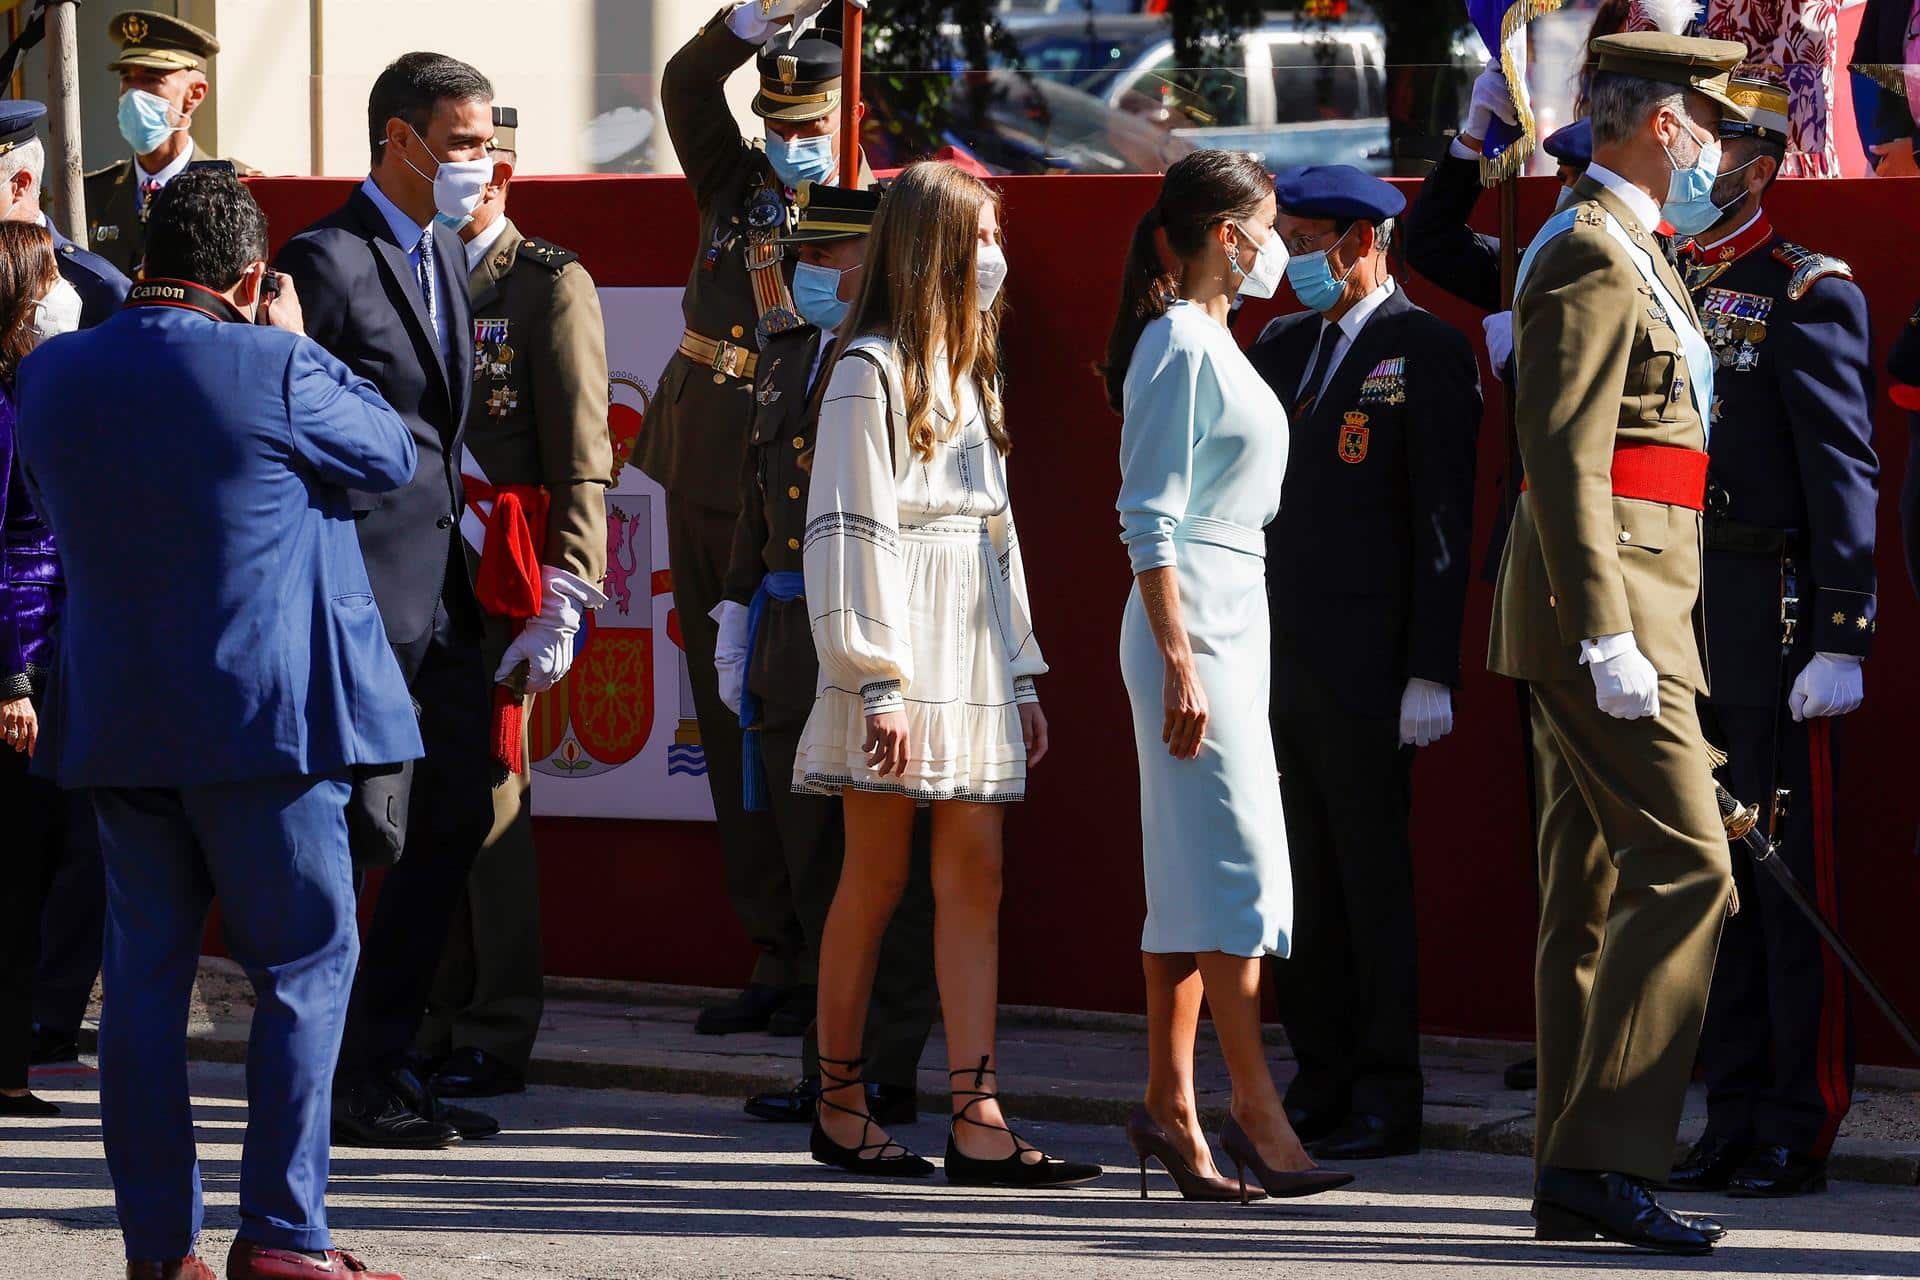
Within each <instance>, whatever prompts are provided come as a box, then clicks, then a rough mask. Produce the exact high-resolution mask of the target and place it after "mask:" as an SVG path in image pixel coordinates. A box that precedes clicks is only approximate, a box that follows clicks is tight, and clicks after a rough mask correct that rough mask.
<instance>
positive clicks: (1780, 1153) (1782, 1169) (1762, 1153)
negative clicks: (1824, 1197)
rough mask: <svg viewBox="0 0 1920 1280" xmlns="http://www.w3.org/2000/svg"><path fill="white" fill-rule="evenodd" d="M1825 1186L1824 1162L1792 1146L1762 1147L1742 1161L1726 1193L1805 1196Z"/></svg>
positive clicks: (1768, 1196) (1825, 1164) (1823, 1189)
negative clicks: (1801, 1152) (1802, 1153)
mask: <svg viewBox="0 0 1920 1280" xmlns="http://www.w3.org/2000/svg"><path fill="white" fill-rule="evenodd" d="M1826 1189H1827V1162H1826V1161H1824V1160H1815V1159H1814V1158H1813V1157H1812V1156H1804V1155H1801V1154H1800V1153H1799V1152H1798V1151H1795V1150H1793V1149H1792V1148H1791V1147H1765V1148H1763V1149H1761V1150H1759V1151H1756V1152H1754V1153H1753V1158H1752V1159H1750V1160H1748V1161H1747V1162H1746V1163H1745V1164H1743V1165H1741V1166H1740V1168H1739V1171H1738V1172H1736V1173H1735V1174H1734V1175H1733V1177H1732V1179H1731V1180H1730V1181H1729V1182H1728V1183H1727V1194H1729V1195H1734V1196H1740V1197H1743V1198H1748V1199H1768V1200H1772V1199H1777V1198H1780V1197H1783V1196H1804V1195H1811V1194H1813V1193H1814V1192H1818V1191H1825V1190H1826Z"/></svg>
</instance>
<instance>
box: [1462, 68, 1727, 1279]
mask: <svg viewBox="0 0 1920 1280" xmlns="http://www.w3.org/2000/svg"><path fill="white" fill-rule="evenodd" d="M1593 50H1594V53H1595V54H1596V55H1597V59H1598V67H1597V70H1596V72H1595V75H1594V80H1593V89H1592V99H1593V111H1592V119H1593V163H1592V164H1591V165H1590V166H1589V167H1588V169H1587V174H1586V176H1585V177H1584V178H1582V179H1581V180H1580V181H1579V183H1577V184H1576V185H1575V187H1574V192H1573V194H1574V201H1573V203H1572V204H1570V205H1568V206H1566V207H1565V208H1563V209H1562V210H1561V211H1560V212H1559V213H1556V214H1555V215H1554V216H1553V217H1552V218H1550V219H1548V221H1547V223H1546V225H1545V226H1544V227H1542V228H1541V231H1540V234H1539V235H1538V236H1537V237H1535V239H1534V241H1533V243H1532V245H1531V246H1530V247H1529V248H1528V251H1527V254H1526V257H1525V258H1524V259H1523V260H1522V262H1521V267H1520V286H1519V292H1518V296H1517V298H1516V300H1515V304H1514V329H1515V341H1516V346H1515V353H1514V363H1515V379H1514V395H1515V408H1516V416H1517V418H1518V423H1519V432H1520V455H1521V460H1522V462H1523V463H1524V465H1525V468H1526V482H1525V483H1526V489H1525V491H1524V492H1522V493H1521V495H1520V501H1519V504H1518V506H1517V507H1516V509H1515V511H1514V518H1513V528H1512V532H1511V534H1510V536H1509V537H1508V540H1507V547H1506V552H1505V555H1504V556H1503V558H1502V561H1501V565H1500V580H1499V583H1498V584H1497V586H1496V588H1495V593H1494V613H1493V629H1492V630H1493V634H1492V641H1491V644H1490V646H1489V654H1488V665H1489V666H1490V667H1492V669H1493V670H1494V671H1497V672H1499V673H1500V674H1502V675H1507V676H1512V677H1514V678H1516V679H1520V680H1525V681H1527V682H1528V684H1529V686H1530V692H1531V694H1532V697H1533V710H1534V716H1533V753H1534V762H1535V770H1536V778H1537V780H1538V781H1537V786H1538V791H1539V798H1540V815H1541V816H1540V829H1539V832H1538V847H1539V856H1540V877H1541V890H1540V898H1541V904H1540V942H1539V947H1538V951H1537V971H1536V975H1535V984H1534V990H1535V999H1536V1002H1537V1020H1536V1021H1537V1033H1538V1037H1539V1045H1538V1047H1539V1059H1540V1067H1539V1073H1540V1084H1539V1093H1538V1123H1537V1125H1536V1128H1535V1160H1536V1162H1537V1164H1538V1166H1539V1177H1538V1181H1537V1182H1536V1184H1535V1202H1534V1217H1535V1220H1536V1222H1537V1224H1538V1226H1537V1235H1538V1236H1539V1237H1540V1238H1541V1239H1548V1240H1587V1239H1591V1238H1593V1237H1594V1236H1596V1235H1598V1236H1602V1237H1604V1238H1606V1239H1610V1240H1616V1241H1620V1242H1622V1243H1627V1244H1633V1245H1637V1246H1640V1247H1643V1248H1649V1249H1654V1250H1658V1251H1661V1252H1668V1253H1680V1254H1704V1253H1708V1252H1710V1251H1711V1250H1712V1248H1713V1244H1714V1241H1715V1239H1717V1238H1718V1236H1719V1235H1720V1234H1721V1231H1720V1228H1719V1225H1718V1224H1717V1223H1712V1222H1710V1221H1704V1220H1700V1219H1695V1218H1691V1217H1683V1216H1680V1215H1676V1214H1674V1213H1672V1212H1670V1211H1669V1210H1667V1209H1665V1208H1664V1207H1663V1206H1661V1205H1660V1204H1659V1203H1658V1202H1657V1201H1656V1200H1655V1199H1654V1197H1653V1193H1652V1192H1651V1191H1650V1190H1649V1189H1648V1187H1649V1185H1650V1184H1658V1183H1660V1182H1662V1181H1664V1180H1665V1178H1666V1177H1667V1175H1668V1173H1670V1172H1671V1170H1672V1166H1673V1134H1674V1128H1675V1125H1676V1124H1677V1123H1678V1121H1679V1119H1680V1106H1681V1102H1682V1099H1683V1097H1684V1095H1685V1093H1686V1087H1687V1079H1688V1076H1689V1074H1690V1073H1691V1070H1692V1066H1693V1057H1694V1049H1695V1046H1696V1045H1697V1043H1698V1040H1699V1035H1700V1023H1701V1019H1702V1017H1703V1016H1704V1014H1705V1012H1706V1003H1707V988H1708V984H1709V981H1710V978H1711V976H1712V973H1713V960H1714V952H1715V950H1716V948H1717V947H1718V945H1719V941H1720V928H1721V923H1722V921H1723V920H1724V919H1725V918H1726V913H1727V907H1728V900H1729V898H1730V897H1731V893H1732V888H1733V873H1732V869H1731V856H1730V851H1729V849H1728V847H1727V837H1726V832H1725V830H1724V829H1723V828H1722V826H1721V822H1720V812H1719V807H1718V805H1717V803H1716V802H1715V797H1714V787H1713V777H1712V774H1711V772H1710V767H1709V761H1708V757H1707V743H1706V738H1705V736H1704V735H1703V733H1702V731H1701V726H1700V719H1699V715H1698V712H1697V710H1696V707H1695V698H1696V696H1697V695H1699V694H1702V693H1705V692H1706V689H1707V672H1706V667H1705V664H1704V662H1703V661H1702V656H1701V633H1700V627H1699V624H1698V621H1697V619H1696V616H1695V615H1696V611H1697V609H1698V606H1699V602H1700V527H1701V511H1702V509H1703V508H1704V506H1705V502H1706V478H1707V453H1706V449H1707V439H1708V433H1709V429H1710V428H1709V413H1710V407H1711V405H1712V403H1713V376H1714V369H1713V351H1712V348H1711V347H1710V346H1709V345H1708V343H1707V339H1706V336H1705V334H1704V333H1703V332H1702V330H1701V325H1700V318H1699V316H1698V315H1697V314H1696V313H1695V312H1694V309H1693V305H1692V302H1691V301H1690V299H1689V296H1688V293H1687V286H1686V281H1685V280H1684V278H1682V276H1681V274H1680V272H1679V270H1678V269H1677V268H1676V267H1675V266H1674V264H1673V262H1672V261H1671V259H1670V257H1669V254H1670V252H1671V246H1670V245H1669V244H1668V243H1667V242H1666V241H1665V237H1664V236H1661V235H1660V234H1659V232H1658V228H1659V226H1660V223H1661V221H1662V217H1663V214H1664V217H1665V220H1666V221H1668V222H1670V223H1672V224H1673V225H1674V226H1676V227H1680V228H1682V229H1686V228H1689V227H1690V228H1691V229H1692V230H1695V231H1698V230H1703V229H1704V228H1705V227H1706V226H1708V225H1710V224H1711V223H1712V222H1713V220H1714V218H1715V217H1716V216H1717V215H1716V212H1715V210H1714V208H1713V206H1712V203H1711V195H1712V191H1711V189H1712V186H1713V179H1714V177H1715V175H1716V174H1717V172H1718V161H1717V154H1716V153H1717V152H1718V150H1719V138H1718V128H1719V124H1720V121H1721V119H1722V117H1723V116H1727V115H1731V116H1733V117H1736V118H1741V119H1744V118H1745V117H1746V115H1747V110H1746V108H1744V107H1742V106H1740V105H1738V104H1736V103H1734V102H1733V100H1732V99H1731V98H1730V97H1729V96H1728V78H1729V75H1730V73H1731V71H1732V69H1733V67H1734V66H1735V65H1737V64H1738V63H1739V61H1740V60H1741V59H1742V58H1743V57H1745V56H1746V49H1745V47H1744V46H1743V45H1740V44H1737V43H1733V42H1730V41H1717V40H1697V39H1691V38H1688V37H1682V36H1669V35H1664V34H1661V33H1658V32H1649V33H1632V34H1624V35H1613V36H1605V37H1602V38H1600V39H1598V40H1595V41H1594V42H1593ZM1663 201H1664V203H1663ZM1582 668H1585V670H1582Z"/></svg>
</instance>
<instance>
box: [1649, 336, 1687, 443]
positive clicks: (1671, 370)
mask: <svg viewBox="0 0 1920 1280" xmlns="http://www.w3.org/2000/svg"><path fill="white" fill-rule="evenodd" d="M1646 345H1647V351H1646V359H1645V360H1644V361H1643V362H1642V364H1641V366H1640V382H1641V385H1640V388H1639V391H1640V395H1641V397H1642V402H1641V415H1642V416H1643V417H1645V418H1647V419H1650V420H1657V421H1660V422H1677V421H1679V420H1680V418H1681V416H1682V406H1683V405H1685V403H1686V399H1687V394H1688V392H1687V357H1686V354H1685V351H1684V349H1683V348H1682V347H1681V345H1680V335H1679V334H1677V333H1675V332H1674V331H1673V327H1672V326H1671V325H1669V324H1668V323H1667V322H1666V321H1665V320H1655V319H1653V318H1652V317H1649V318H1648V319H1647V322H1646Z"/></svg>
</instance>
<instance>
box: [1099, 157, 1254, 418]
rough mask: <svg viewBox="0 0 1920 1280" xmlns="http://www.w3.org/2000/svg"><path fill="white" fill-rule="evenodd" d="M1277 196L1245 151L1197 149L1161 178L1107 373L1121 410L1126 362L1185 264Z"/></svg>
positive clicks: (1124, 279)
mask: <svg viewBox="0 0 1920 1280" xmlns="http://www.w3.org/2000/svg"><path fill="white" fill-rule="evenodd" d="M1271 194H1273V178H1272V176H1271V175H1270V174H1268V173H1267V171H1266V170H1265V169H1264V168H1262V167H1261V165H1260V162H1259V161H1258V160H1255V159H1254V158H1253V157H1252V156H1249V155H1247V154H1245V153H1244V152H1240V151H1196V152H1194V153H1193V154H1192V155H1189V156H1182V157H1181V158H1180V159H1179V160H1177V161H1175V162H1174V165H1173V167H1172V168H1171V169H1168V170H1167V175H1166V177H1165V178H1163V179H1162V180H1161V182H1160V198H1159V200H1157V201H1155V202H1154V206H1153V208H1151V209H1149V210H1147V212H1146V214H1145V215H1144V216H1142V217H1141V219H1140V222H1139V225H1137V226H1136V227H1134V229H1133V242H1132V244H1131V245H1129V246H1128V248H1127V265H1126V267H1125V268H1124V270H1123V273H1122V275H1121V277H1120V309H1119V311H1118V312H1117V313H1116V314H1115V315H1114V317H1113V331H1112V332H1111V333H1110V334H1108V335H1107V359H1106V363H1105V364H1103V365H1101V366H1100V377H1101V378H1102V380H1104V381H1105V382H1106V384H1107V404H1108V405H1109V406H1110V407H1111V408H1112V409H1113V411H1114V412H1115V413H1119V412H1121V408H1122V400H1123V391H1124V388H1125V386H1126V382H1127V365H1128V364H1129V363H1131V362H1132V360H1133V349H1134V347H1136V346H1138V345H1139V343H1140V334H1141V332H1142V331H1143V330H1145V329H1146V327H1147V326H1148V325H1149V324H1151V323H1153V322H1154V321H1155V320H1157V319H1159V318H1160V317H1161V316H1163V315H1165V314H1166V313H1167V308H1168V307H1170V306H1172V305H1173V302H1174V299H1176V298H1178V297H1179V296H1180V269H1181V268H1180V264H1181V263H1183V262H1185V261H1186V260H1187V259H1189V258H1192V257H1194V256H1195V255H1197V254H1198V253H1199V252H1200V251H1201V250H1202V249H1204V248H1205V247H1206V243H1207V234H1208V233H1209V232H1211V231H1212V230H1213V228H1214V227H1215V226H1216V225H1218V224H1219V223H1222V222H1228V221H1234V220H1237V219H1240V218H1250V217H1252V216H1253V214H1254V211H1255V210H1257V209H1258V208H1259V207H1260V202H1261V201H1262V200H1264V199H1266V198H1267V197H1268V196H1269V195H1271Z"/></svg>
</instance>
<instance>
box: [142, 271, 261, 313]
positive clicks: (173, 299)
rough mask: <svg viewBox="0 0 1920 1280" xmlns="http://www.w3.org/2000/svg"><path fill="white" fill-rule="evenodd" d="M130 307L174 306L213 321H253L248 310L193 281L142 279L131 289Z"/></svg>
mask: <svg viewBox="0 0 1920 1280" xmlns="http://www.w3.org/2000/svg"><path fill="white" fill-rule="evenodd" d="M125 305H126V307H127V308H128V309H132V308H134V307H173V308H175V309H176V310H180V311H197V312H199V313H200V314H201V315H203V316H206V317H207V318H208V319H209V320H220V321H232V322H234V323H236V324H251V323H252V321H251V320H249V319H248V317H247V313H246V312H244V311H242V310H240V308H238V307H236V306H234V305H233V304H232V303H231V302H228V301H227V300H226V299H225V298H224V297H222V296H221V295H220V294H218V293H215V292H214V291H213V290H212V289H209V288H207V286H205V285H203V284H195V283H194V282H193V281H191V280H142V281H140V282H139V283H137V284H135V285H134V286H133V287H132V288H131V289H128V290H127V301H126V303H125Z"/></svg>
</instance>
